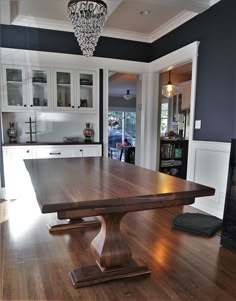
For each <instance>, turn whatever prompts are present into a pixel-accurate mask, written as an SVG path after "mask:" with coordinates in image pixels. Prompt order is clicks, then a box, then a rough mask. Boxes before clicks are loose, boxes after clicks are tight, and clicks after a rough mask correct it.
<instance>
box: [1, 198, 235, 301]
mask: <svg viewBox="0 0 236 301" xmlns="http://www.w3.org/2000/svg"><path fill="white" fill-rule="evenodd" d="M182 211H185V212H186V211H187V212H192V211H193V212H194V211H195V210H194V209H192V208H191V207H185V208H180V207H178V208H169V209H166V210H150V211H142V212H134V213H130V214H127V215H126V216H125V218H124V220H123V223H122V231H123V234H124V236H125V238H126V240H127V242H128V243H129V245H130V247H131V249H132V251H133V256H134V257H135V258H140V259H142V260H143V261H144V262H145V263H146V264H147V265H148V266H149V268H150V269H151V270H152V274H151V275H150V276H141V277H137V278H133V279H126V280H119V281H113V282H109V283H106V284H99V285H96V286H92V287H89V288H81V289H74V288H73V287H72V285H71V283H70V280H69V278H68V272H69V271H71V270H73V269H74V268H76V267H78V266H80V265H91V264H94V261H93V258H92V256H91V255H90V250H89V245H90V242H91V240H92V239H93V237H94V236H95V235H96V233H97V232H98V229H94V228H91V229H83V230H76V229H74V230H69V231H67V232H63V233H61V234H56V235H55V234H54V235H52V234H49V232H48V229H47V223H48V222H49V221H52V220H55V215H43V214H41V212H40V210H39V208H38V205H37V203H36V201H33V200H32V199H31V200H27V199H17V200H14V201H1V202H0V237H1V245H0V263H1V266H0V300H1V301H3V300H81V301H93V300H97V301H98V300H99V301H100V300H101V301H103V300H111V301H119V300H122V301H123V300H127V301H134V300H140V301H145V300H148V301H169V300H175V301H185V300H186V301H189V300H199V301H207V300H209V301H210V300H214V301H216V300H219V301H221V300H222V301H235V300H236V253H234V252H232V251H230V250H227V249H224V248H222V247H221V246H220V236H219V235H215V236H213V237H211V238H206V237H200V236H195V235H192V234H188V233H185V232H181V231H178V230H172V229H171V222H172V219H173V217H174V215H175V214H176V213H177V212H182Z"/></svg>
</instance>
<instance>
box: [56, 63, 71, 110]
mask: <svg viewBox="0 0 236 301" xmlns="http://www.w3.org/2000/svg"><path fill="white" fill-rule="evenodd" d="M54 88H55V92H54V103H55V107H56V109H57V110H62V111H73V110H75V105H74V92H73V71H71V70H67V69H61V70H54Z"/></svg>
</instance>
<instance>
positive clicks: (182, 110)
mask: <svg viewBox="0 0 236 301" xmlns="http://www.w3.org/2000/svg"><path fill="white" fill-rule="evenodd" d="M170 75H171V83H172V84H173V85H174V87H173V88H174V89H176V92H175V93H174V95H173V96H170V97H167V96H165V95H163V93H160V110H159V112H160V113H159V118H158V120H160V158H159V161H160V165H159V171H160V172H163V173H166V174H169V175H172V176H176V177H180V178H183V179H186V175H187V161H188V140H189V122H190V99H191V81H192V62H188V63H185V64H183V65H178V66H176V67H173V68H172V69H171V70H168V71H164V72H162V73H161V74H160V81H159V82H160V88H159V90H160V92H162V88H163V87H164V86H165V85H166V84H167V83H168V82H169V81H170ZM164 94H165V93H164Z"/></svg>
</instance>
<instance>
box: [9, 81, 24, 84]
mask: <svg viewBox="0 0 236 301" xmlns="http://www.w3.org/2000/svg"><path fill="white" fill-rule="evenodd" d="M7 83H8V84H17V85H22V83H23V82H19V81H14V80H11V81H10V80H8V81H7Z"/></svg>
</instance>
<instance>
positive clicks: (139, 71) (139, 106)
mask: <svg viewBox="0 0 236 301" xmlns="http://www.w3.org/2000/svg"><path fill="white" fill-rule="evenodd" d="M139 66H140V68H139V67H138V68H136V66H135V68H133V64H132V63H130V62H126V67H125V68H124V67H122V66H121V68H119V67H117V66H115V67H114V68H109V69H108V68H107V69H104V70H103V91H104V99H103V156H105V157H108V102H109V71H115V72H117V73H128V74H136V75H138V76H139V79H140V80H141V95H136V112H137V110H139V111H140V131H139V133H138V134H139V139H136V143H135V147H136V148H137V149H139V150H140V152H136V154H135V164H136V165H139V166H140V165H141V158H140V157H141V155H139V154H141V153H142V151H141V148H142V141H143V140H144V135H145V134H144V126H145V124H144V120H145V119H144V117H145V106H144V103H143V99H145V97H144V95H143V94H144V91H146V89H147V88H146V80H145V79H146V70H147V69H148V64H147V63H145V64H140V65H139ZM136 138H137V137H136Z"/></svg>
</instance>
